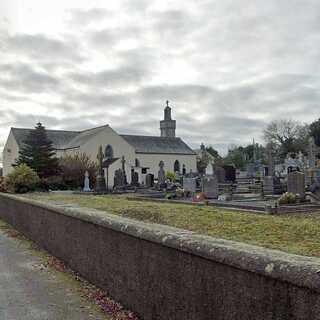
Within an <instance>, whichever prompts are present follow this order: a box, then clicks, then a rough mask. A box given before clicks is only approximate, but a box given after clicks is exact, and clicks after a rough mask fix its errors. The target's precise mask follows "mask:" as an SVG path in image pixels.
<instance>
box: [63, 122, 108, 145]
mask: <svg viewBox="0 0 320 320" xmlns="http://www.w3.org/2000/svg"><path fill="white" fill-rule="evenodd" d="M106 127H108V125H105V126H101V127H96V128H92V129H88V130H84V131H81V132H78V134H77V135H76V136H75V137H73V139H71V140H70V141H69V142H68V143H67V144H66V145H65V148H76V147H80V146H82V145H83V144H85V143H86V142H87V141H88V140H90V139H91V138H92V137H93V136H94V135H96V134H97V133H98V132H100V131H102V130H104V129H105V128H106Z"/></svg>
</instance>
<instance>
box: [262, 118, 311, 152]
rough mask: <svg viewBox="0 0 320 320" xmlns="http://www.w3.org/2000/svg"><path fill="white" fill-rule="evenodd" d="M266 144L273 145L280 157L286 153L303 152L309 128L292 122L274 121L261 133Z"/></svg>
mask: <svg viewBox="0 0 320 320" xmlns="http://www.w3.org/2000/svg"><path fill="white" fill-rule="evenodd" d="M263 135H264V140H265V141H266V143H271V144H273V145H274V146H275V147H276V148H277V151H278V152H279V153H280V157H285V156H286V154H287V153H290V152H293V153H295V152H298V151H304V150H305V148H306V142H307V139H308V136H309V126H308V125H306V124H302V123H300V122H298V121H294V120H274V121H272V122H270V123H269V124H268V126H267V127H266V129H265V130H264V131H263Z"/></svg>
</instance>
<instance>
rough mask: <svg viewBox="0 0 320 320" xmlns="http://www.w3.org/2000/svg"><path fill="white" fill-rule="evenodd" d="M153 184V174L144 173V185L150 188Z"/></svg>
mask: <svg viewBox="0 0 320 320" xmlns="http://www.w3.org/2000/svg"><path fill="white" fill-rule="evenodd" d="M153 185H154V175H153V174H151V173H148V174H147V175H146V187H147V188H152V187H153Z"/></svg>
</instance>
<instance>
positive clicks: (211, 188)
mask: <svg viewBox="0 0 320 320" xmlns="http://www.w3.org/2000/svg"><path fill="white" fill-rule="evenodd" d="M202 183H203V192H204V193H205V194H206V195H207V197H208V198H212V199H217V198H218V195H219V187H218V179H217V178H216V177H214V176H212V177H204V178H203V181H202Z"/></svg>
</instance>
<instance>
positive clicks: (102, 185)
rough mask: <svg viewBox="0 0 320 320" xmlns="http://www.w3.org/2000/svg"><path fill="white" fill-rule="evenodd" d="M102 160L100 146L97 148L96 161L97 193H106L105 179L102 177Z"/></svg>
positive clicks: (102, 155)
mask: <svg viewBox="0 0 320 320" xmlns="http://www.w3.org/2000/svg"><path fill="white" fill-rule="evenodd" d="M103 158H104V154H103V152H102V146H100V147H99V150H98V154H97V159H98V176H97V182H96V191H97V192H106V191H107V187H106V179H105V177H104V170H103V167H102V165H103Z"/></svg>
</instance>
